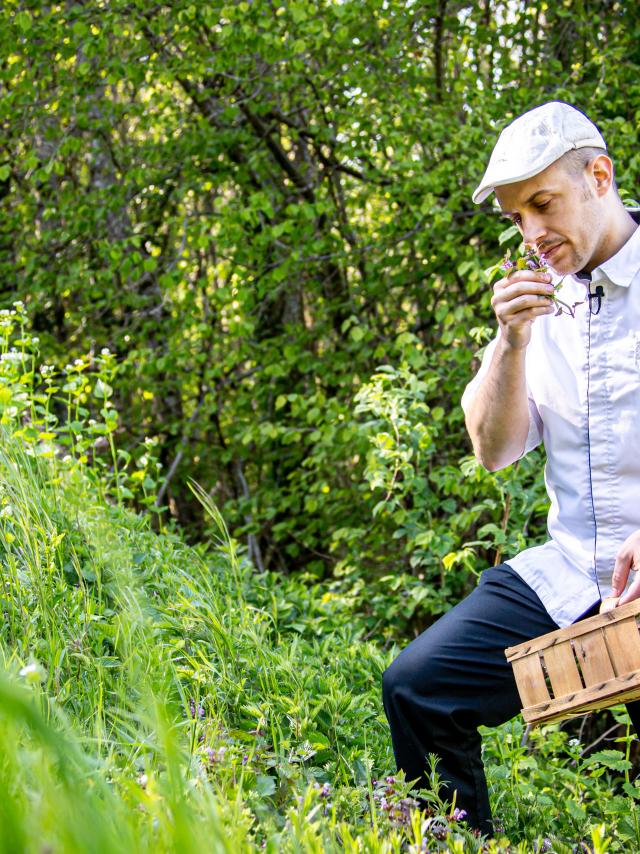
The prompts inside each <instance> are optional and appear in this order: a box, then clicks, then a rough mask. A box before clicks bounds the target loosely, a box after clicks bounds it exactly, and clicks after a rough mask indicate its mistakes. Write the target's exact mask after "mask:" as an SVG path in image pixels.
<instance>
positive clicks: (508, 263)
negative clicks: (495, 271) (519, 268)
mask: <svg viewBox="0 0 640 854" xmlns="http://www.w3.org/2000/svg"><path fill="white" fill-rule="evenodd" d="M512 267H515V264H514V263H513V261H511V259H510V258H505V259H504V261H503V262H502V264H501V265H500V269H501V270H511V268H512Z"/></svg>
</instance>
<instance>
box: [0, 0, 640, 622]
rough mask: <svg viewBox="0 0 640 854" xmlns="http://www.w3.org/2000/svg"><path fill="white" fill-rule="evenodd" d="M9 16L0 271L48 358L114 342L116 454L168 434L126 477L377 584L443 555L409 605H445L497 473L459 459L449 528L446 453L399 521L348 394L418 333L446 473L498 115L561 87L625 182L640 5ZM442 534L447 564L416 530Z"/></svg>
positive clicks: (321, 573) (275, 550)
mask: <svg viewBox="0 0 640 854" xmlns="http://www.w3.org/2000/svg"><path fill="white" fill-rule="evenodd" d="M0 24H1V26H0V51H1V53H2V56H3V60H4V61H3V62H2V63H1V64H0V82H1V85H2V90H3V98H2V99H1V102H0V121H2V127H3V144H4V148H3V151H2V154H1V155H0V199H1V200H2V205H3V217H2V223H1V224H0V276H1V280H2V283H3V292H4V294H5V298H6V301H7V303H8V302H11V301H13V300H15V299H19V298H22V299H23V300H24V302H25V303H26V304H27V308H28V311H29V313H30V314H31V315H32V316H33V319H34V325H35V334H36V335H37V336H39V337H40V338H41V341H42V346H43V347H44V348H45V349H46V352H47V353H51V354H52V355H51V362H52V364H55V365H56V366H57V368H58V370H64V366H65V365H66V364H69V363H70V364H74V360H75V359H76V358H82V357H83V356H84V354H86V353H100V352H101V350H102V348H103V347H108V348H109V350H110V352H111V353H113V354H114V355H115V356H116V357H117V362H118V365H119V366H120V370H119V373H118V378H117V382H116V383H115V384H110V383H108V380H105V381H106V382H107V384H108V385H110V387H111V388H112V389H113V395H112V397H108V398H106V400H108V401H110V402H112V403H114V404H117V405H116V406H112V407H108V408H109V409H110V410H111V411H115V410H117V411H119V412H120V413H121V418H120V420H119V421H118V423H117V425H116V424H115V422H114V423H111V422H108V421H103V423H104V424H106V425H108V434H107V438H108V435H113V433H114V432H115V433H117V435H118V439H119V441H118V448H119V449H120V451H121V452H122V453H121V455H120V457H119V458H118V460H117V462H118V470H120V466H121V463H123V462H124V461H125V459H126V458H125V457H124V456H123V454H124V452H126V453H129V454H132V455H135V454H136V449H138V448H139V447H140V442H141V441H142V440H143V437H145V436H153V437H156V438H157V442H158V444H157V447H156V452H157V455H158V459H159V462H160V463H161V465H162V471H163V473H164V479H163V482H162V483H160V484H156V485H153V486H152V485H149V486H148V487H145V490H141V489H137V490H134V489H132V485H131V483H128V484H121V486H122V487H123V489H128V490H130V491H131V492H133V493H134V495H136V496H141V497H142V496H143V494H144V495H147V496H150V495H152V494H155V495H156V496H157V498H158V504H159V505H167V506H168V508H169V511H170V513H171V515H172V516H173V517H174V518H176V519H178V520H179V521H180V522H181V523H182V524H183V526H184V528H185V529H186V530H187V531H188V532H189V536H190V537H191V538H192V540H196V539H197V538H198V537H199V536H201V535H202V532H203V530H204V527H205V525H206V523H205V521H204V517H203V514H202V511H201V508H200V505H199V504H198V502H197V501H196V500H195V498H194V497H193V495H192V494H191V492H190V491H189V489H188V487H187V482H188V478H189V477H193V478H195V479H196V480H197V481H198V482H200V483H202V484H203V485H204V488H205V489H206V491H207V492H210V493H211V494H212V495H213V496H214V497H215V500H216V502H217V503H218V504H219V505H220V506H221V507H223V508H224V513H225V517H226V519H227V520H228V523H229V525H230V528H231V530H232V531H233V533H234V535H235V536H237V537H240V538H242V539H243V541H244V542H245V543H246V544H247V546H248V548H249V553H250V556H251V559H252V561H253V562H254V563H255V564H256V566H258V567H259V568H267V567H269V568H275V569H279V570H284V571H290V570H291V569H293V568H298V569H304V570H306V571H309V572H311V573H313V574H314V575H315V576H316V577H319V578H320V577H329V576H334V577H335V578H340V577H343V576H342V575H341V574H342V573H344V572H345V571H347V572H348V573H351V574H353V573H355V574H356V575H357V576H358V577H364V578H365V579H366V580H367V581H369V580H371V581H373V582H374V583H377V582H375V579H376V578H378V579H379V578H381V577H384V576H385V575H387V574H388V573H389V572H390V571H391V572H393V573H394V574H395V573H398V574H406V575H411V574H412V572H413V570H414V569H416V568H417V569H420V566H421V565H422V564H421V562H422V561H423V560H427V562H429V561H432V562H436V563H437V562H438V561H440V562H442V561H443V559H444V557H446V556H447V555H449V554H454V555H457V556H458V557H456V558H455V560H454V558H450V560H451V561H454V562H453V563H452V564H451V566H450V567H449V568H448V569H447V568H445V567H444V564H442V563H441V567H440V568H441V570H442V571H443V572H444V573H445V574H446V575H448V578H449V579H450V580H453V579H454V576H455V582H454V583H452V584H451V585H449V586H447V585H445V587H446V589H444V588H443V587H442V585H439V587H438V590H437V591H436V594H435V600H437V602H438V603H439V604H437V607H435V608H426V610H422V609H418V612H417V616H418V618H420V619H423V620H424V619H427V618H428V617H429V615H430V614H431V613H434V612H437V611H438V609H439V608H441V607H442V603H444V602H445V601H447V597H449V596H455V595H457V591H458V590H459V589H460V588H461V587H463V586H464V585H465V584H466V583H468V570H469V569H473V570H474V571H479V570H480V569H482V568H483V566H484V565H485V564H486V560H487V558H488V557H489V556H488V555H487V554H486V553H484V552H483V550H482V549H480V547H477V548H478V551H477V558H472V556H471V553H470V552H469V551H468V550H466V549H467V547H466V546H465V545H464V543H466V542H468V541H473V540H475V539H478V538H477V537H476V531H477V529H479V528H481V527H482V526H483V525H487V524H488V525H493V526H496V529H497V531H500V530H501V524H502V508H500V507H498V506H496V507H495V508H494V509H490V508H489V507H488V505H486V504H484V503H483V501H484V498H485V495H484V494H483V492H482V490H484V489H486V488H487V485H488V484H489V485H490V487H489V488H490V491H492V492H493V493H495V492H496V490H498V491H499V489H500V487H499V486H497V485H494V484H493V481H487V480H485V479H483V478H477V479H476V480H472V479H469V478H466V479H465V484H466V487H465V488H466V492H467V495H468V496H471V497H470V498H466V499H465V501H466V502H467V503H468V504H470V505H472V506H477V505H482V513H481V515H479V516H475V517H474V516H473V514H471V513H470V511H468V510H465V511H464V512H466V514H467V515H466V519H467V522H468V525H467V528H466V530H462V528H459V530H457V531H455V532H453V533H449V532H448V529H449V528H450V527H451V525H450V523H449V518H450V515H451V511H450V509H449V508H450V505H451V502H452V501H453V502H455V503H456V505H457V506H458V509H457V510H456V511H454V513H458V512H462V508H461V507H460V502H459V498H460V497H461V496H457V495H450V494H449V492H448V491H447V490H448V489H449V487H450V485H452V484H453V482H454V481H455V477H454V476H453V474H452V475H451V476H450V477H446V476H444V474H442V475H441V476H439V483H438V484H436V483H432V484H430V486H429V489H430V490H431V489H434V490H435V489H437V490H439V492H438V495H439V505H440V509H439V510H437V509H436V506H435V502H434V505H433V507H432V509H431V514H432V518H431V519H430V520H429V526H428V527H427V525H426V524H423V522H424V521H425V520H418V521H417V522H416V520H417V514H416V513H414V514H413V517H412V519H411V526H414V525H416V524H419V525H420V526H421V527H420V530H419V531H418V530H417V528H416V529H414V528H411V530H407V532H406V534H403V535H402V536H399V537H398V538H394V536H393V533H394V532H395V531H399V530H401V528H402V525H401V524H396V522H394V521H393V519H392V518H391V517H390V515H389V513H387V511H388V510H389V509H390V508H389V507H387V508H386V510H385V511H384V512H379V513H378V514H377V515H376V516H374V515H373V510H374V508H375V506H376V505H377V504H378V503H379V502H380V500H381V499H382V498H384V494H386V493H384V494H380V493H379V492H378V490H377V489H376V490H371V489H369V488H367V485H366V482H365V476H364V468H365V464H366V463H365V460H366V457H367V454H368V448H369V445H368V438H369V437H368V436H367V434H366V431H363V430H362V429H361V425H360V423H359V422H358V420H357V418H356V417H355V416H354V412H353V409H354V398H355V396H356V395H357V393H358V391H359V389H360V387H361V386H362V385H363V384H365V383H368V381H369V378H370V377H371V375H372V374H374V373H375V372H376V369H377V366H378V365H381V364H386V365H389V366H391V367H392V368H393V369H394V370H401V366H402V365H403V363H404V362H408V364H409V366H410V367H411V368H412V370H413V371H414V372H416V373H417V374H418V375H419V374H420V371H422V370H423V368H420V367H419V366H418V365H417V364H414V363H412V361H411V359H412V356H411V354H412V352H413V351H418V352H419V353H421V354H422V356H423V357H424V358H426V359H427V362H426V363H425V365H424V369H425V370H426V369H427V368H428V376H429V380H428V381H429V382H431V379H430V378H431V377H433V376H435V377H437V385H435V386H433V387H432V388H431V391H430V392H429V400H428V405H429V406H430V407H431V411H432V412H433V411H438V412H440V411H442V412H443V415H442V419H441V421H440V422H439V425H440V428H441V429H439V431H438V433H437V437H434V438H436V439H437V443H438V447H437V450H430V451H429V458H430V459H431V460H432V464H433V466H434V467H441V471H442V472H444V471H450V472H452V473H453V472H454V471H455V470H458V468H459V466H460V463H461V460H464V458H465V457H466V456H467V455H468V452H469V446H468V444H467V440H466V437H465V433H464V427H463V423H462V416H461V413H460V411H459V406H458V401H459V397H460V393H461V391H462V388H463V386H464V383H465V382H466V381H467V380H468V379H469V377H470V375H471V373H472V372H473V369H474V365H475V363H474V362H473V361H472V358H471V355H472V354H471V350H472V348H473V345H474V343H476V342H475V339H474V338H473V335H472V331H473V330H474V329H480V328H483V327H484V326H486V324H487V323H490V322H492V315H491V310H490V306H489V289H488V287H487V282H486V280H485V278H484V277H483V275H482V272H481V271H482V270H483V269H485V268H487V267H489V266H490V265H491V264H493V263H495V261H496V260H497V259H496V255H497V254H498V251H497V250H498V236H499V234H500V232H501V230H502V228H501V226H500V224H499V223H498V222H497V221H496V219H495V218H494V217H492V216H491V214H490V210H489V207H488V206H487V207H486V208H476V207H474V206H472V204H471V202H470V192H471V189H472V188H473V186H475V183H476V182H477V180H478V178H479V177H480V175H481V174H482V171H483V168H484V164H485V160H486V153H487V150H488V146H489V145H490V143H491V142H492V140H494V139H495V137H496V134H497V133H498V131H499V130H500V128H501V127H502V126H503V125H504V124H505V122H506V121H508V120H509V119H510V118H511V117H512V116H513V115H514V114H515V113H517V112H518V111H521V110H523V109H525V108H528V107H531V106H532V105H533V104H536V103H539V102H540V101H541V100H543V99H546V98H551V97H557V98H565V99H568V100H570V101H572V102H574V103H576V104H577V105H578V106H579V107H582V108H584V109H586V110H587V111H588V112H590V113H591V114H592V115H593V117H594V118H595V119H596V120H597V121H598V122H599V124H600V126H601V128H602V130H603V132H604V134H605V136H606V137H607V139H608V141H609V143H610V149H611V151H612V152H613V153H614V155H615V158H616V165H617V178H618V183H619V184H620V186H621V187H622V188H623V190H625V189H626V192H627V195H633V194H634V180H635V178H636V176H637V174H638V170H639V167H640V160H639V157H640V155H638V153H637V151H636V150H635V145H634V139H635V135H634V129H635V116H636V113H637V111H638V109H639V106H640V103H639V100H638V98H639V91H638V87H637V85H636V79H637V69H638V62H639V55H638V44H639V43H640V39H639V38H638V36H639V31H638V20H637V15H635V10H634V8H633V5H632V4H631V5H630V4H618V5H615V4H614V6H610V5H609V6H607V7H606V11H605V12H603V11H602V10H600V7H599V6H597V5H596V6H593V5H589V4H577V5H576V4H574V5H572V6H571V7H569V6H567V5H566V4H560V6H554V5H553V4H549V3H543V2H533V3H527V4H515V5H514V4H513V3H507V2H502V0H500V2H497V0H496V2H492V3H482V4H478V3H466V4H465V3H462V4H455V5H453V6H452V5H451V4H444V5H443V4H442V3H440V4H438V3H433V2H431V3H426V4H425V3H420V4H415V3H414V4H394V3H388V2H386V0H385V2H382V0H362V2H359V3H354V2H344V3H343V2H340V3H334V2H329V0H320V2H314V3H299V2H298V3H293V4H284V5H281V6H275V7H274V6H272V5H271V4H268V3H265V2H263V0H259V2H252V3H245V2H240V0H232V2H225V3H219V2H206V3H205V2H202V0H189V2H186V0H181V2H177V3H160V4H156V5H154V6H153V7H152V8H151V7H149V5H148V4H145V3H142V2H133V3H132V2H129V1H128V0H127V2H123V0H113V2H110V3H109V4H106V5H105V4H97V3H94V4H91V3H89V4H71V5H67V6H64V5H62V6H61V5H60V4H58V5H56V4H54V5H43V4H42V3H37V2H34V0H27V2H21V3H17V2H15V0H11V2H7V3H5V4H3V7H2V11H1V12H0ZM409 336H410V337H409ZM418 378H419V381H427V380H423V379H422V378H421V377H420V376H419V377H418ZM78 381H79V380H78ZM96 420H98V419H96ZM100 420H102V419H100ZM423 457H424V454H423ZM447 467H448V469H447ZM143 468H144V467H143ZM519 471H520V472H522V471H523V470H522V467H521V468H520V469H519ZM416 472H417V470H416ZM147 476H148V478H149V479H150V480H156V475H155V472H154V470H153V468H151V469H147V470H145V472H142V473H141V483H142V484H144V480H145V478H146V477H147ZM420 476H422V477H426V475H425V473H424V472H421V473H418V472H417V473H416V477H420ZM517 476H518V477H519V476H520V475H519V474H518V475H517ZM474 483H475V486H476V487H477V489H476V490H475V491H474V490H473V489H472V488H471V487H472V485H473V484H474ZM156 486H157V490H156ZM407 488H408V487H407ZM429 494H430V493H429ZM414 495H415V491H414ZM536 496H537V493H536ZM121 497H122V498H124V497H126V493H123V492H121ZM389 500H390V501H391V499H389ZM394 500H395V499H394ZM398 500H399V501H400V500H401V499H400V497H399V496H398ZM407 500H408V499H407V498H406V496H405V498H404V499H402V501H404V503H405V504H406V502H407ZM425 500H426V499H425ZM536 502H537V497H536ZM396 510H397V507H396ZM405 512H407V513H408V512H409V511H408V509H407V508H405ZM407 521H409V519H407ZM461 522H462V517H459V518H458V521H457V524H461ZM488 530H489V529H487V531H488ZM541 530H542V529H541V526H540V525H537V526H536V527H535V530H532V532H531V533H533V534H534V536H537V535H538V534H539V533H541ZM432 534H433V535H434V537H435V542H436V543H437V545H438V547H437V548H436V549H435V550H434V551H433V552H432V554H431V556H428V555H427V551H428V549H427V546H426V544H424V543H423V544H422V545H418V546H417V551H415V552H414V551H413V549H412V548H410V544H412V543H415V542H416V540H417V539H418V538H419V536H420V535H422V536H423V537H425V538H428V537H430V536H431V535H432ZM511 536H512V535H511V533H510V531H507V534H506V537H507V538H509V537H511ZM448 540H449V542H447V541H448ZM495 545H496V544H495V543H494V544H492V547H491V551H494V546H495ZM470 548H472V549H475V548H476V547H475V546H472V547H470ZM412 559H415V561H414V565H413V567H412V564H411V560H412ZM452 570H453V574H452ZM431 571H432V570H431V568H430V569H429V573H431ZM434 572H435V570H434ZM449 601H450V599H449Z"/></svg>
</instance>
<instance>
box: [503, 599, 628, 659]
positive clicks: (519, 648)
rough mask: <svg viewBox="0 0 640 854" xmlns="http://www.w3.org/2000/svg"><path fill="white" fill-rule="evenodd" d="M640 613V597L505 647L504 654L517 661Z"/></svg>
mask: <svg viewBox="0 0 640 854" xmlns="http://www.w3.org/2000/svg"><path fill="white" fill-rule="evenodd" d="M638 613H640V599H634V600H633V602H627V604H626V605H619V606H618V607H617V608H612V609H611V610H610V611H605V612H604V613H603V614H596V615H595V616H593V617H587V618H586V619H585V620H580V621H579V622H577V623H572V624H571V625H570V626H566V627H565V628H563V629H555V630H554V631H552V632H547V634H545V635H539V636H538V637H536V638H532V639H531V640H529V641H524V642H523V643H519V644H516V645H515V646H509V647H507V648H506V649H505V651H504V654H505V655H506V657H507V660H508V661H510V662H513V661H517V660H518V659H519V658H523V657H524V656H526V655H530V654H531V653H534V652H542V651H543V650H545V649H548V648H549V647H550V646H554V645H555V644H558V643H561V642H563V641H567V640H571V639H573V638H577V637H580V635H584V634H587V633H588V632H592V631H594V630H595V629H599V628H604V627H605V626H608V625H610V624H611V623H617V622H620V621H621V620H625V619H628V618H629V617H633V616H635V615H636V614H638Z"/></svg>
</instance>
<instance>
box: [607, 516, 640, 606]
mask: <svg viewBox="0 0 640 854" xmlns="http://www.w3.org/2000/svg"><path fill="white" fill-rule="evenodd" d="M639 569H640V531H635V532H634V533H633V534H631V536H629V537H627V539H626V540H625V541H624V543H623V544H622V546H621V547H620V550H619V551H618V554H617V556H616V565H615V567H614V569H613V580H612V587H613V589H612V591H611V595H612V596H620V601H619V602H618V605H624V604H625V603H627V602H633V600H634V599H637V598H638V597H639V596H640V573H638V572H637V570H639ZM630 570H635V571H636V575H635V577H634V579H633V581H632V583H631V587H629V589H628V590H627V592H626V593H625V594H624V596H622V591H623V590H624V588H625V587H626V585H627V580H628V578H629V571H630Z"/></svg>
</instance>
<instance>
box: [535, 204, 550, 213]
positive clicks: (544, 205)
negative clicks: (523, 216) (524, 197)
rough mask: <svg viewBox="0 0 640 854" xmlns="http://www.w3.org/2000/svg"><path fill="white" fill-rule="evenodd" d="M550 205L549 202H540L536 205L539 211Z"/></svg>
mask: <svg viewBox="0 0 640 854" xmlns="http://www.w3.org/2000/svg"><path fill="white" fill-rule="evenodd" d="M548 205H549V202H538V204H537V205H536V207H537V209H538V210H539V211H543V210H544V209H545V208H546V207H548Z"/></svg>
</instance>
